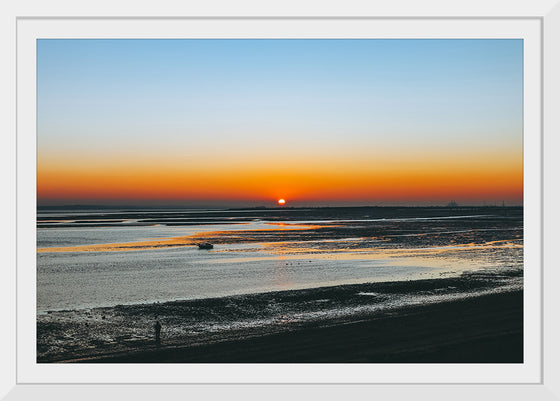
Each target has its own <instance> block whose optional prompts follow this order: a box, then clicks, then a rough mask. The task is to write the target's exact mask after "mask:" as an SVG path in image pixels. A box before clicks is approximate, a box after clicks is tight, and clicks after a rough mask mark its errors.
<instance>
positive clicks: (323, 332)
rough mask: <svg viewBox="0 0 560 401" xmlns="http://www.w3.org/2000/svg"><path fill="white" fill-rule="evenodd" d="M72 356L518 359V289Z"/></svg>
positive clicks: (112, 359)
mask: <svg viewBox="0 0 560 401" xmlns="http://www.w3.org/2000/svg"><path fill="white" fill-rule="evenodd" d="M68 362H70V361H68ZM72 362H86V363H522V362H523V292H522V291H513V292H506V293H499V294H490V295H483V296H477V297H472V298H467V299H463V300H458V301H450V302H441V303H436V304H429V305H422V306H410V307H406V308H402V309H397V310H391V311H386V312H380V313H370V314H365V315H360V316H354V317H353V318H352V319H351V320H348V319H344V318H342V319H331V320H325V321H323V322H322V323H321V324H320V325H318V326H314V327H299V328H295V329H293V330H289V331H286V332H280V333H273V334H265V335H261V336H253V337H247V338H239V339H236V340H229V341H221V342H216V343H211V344H203V345H191V346H189V345H180V344H179V345H173V346H169V347H166V346H165V344H162V345H161V346H160V348H159V349H158V348H157V347H156V348H154V349H151V350H149V351H143V352H142V351H140V352H139V351H134V352H129V353H120V354H114V355H111V356H98V357H92V358H84V359H80V360H73V361H72Z"/></svg>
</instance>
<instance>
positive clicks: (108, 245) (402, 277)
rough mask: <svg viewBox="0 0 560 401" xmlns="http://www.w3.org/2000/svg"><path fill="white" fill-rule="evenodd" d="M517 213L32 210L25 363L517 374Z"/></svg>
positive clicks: (520, 309) (498, 210) (519, 340)
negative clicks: (34, 231)
mask: <svg viewBox="0 0 560 401" xmlns="http://www.w3.org/2000/svg"><path fill="white" fill-rule="evenodd" d="M522 212H523V210H522V208H485V207H479V208H376V207H373V208H317V209H247V210H206V211H200V210H187V211H176V212H175V211H134V212H126V213H124V212H116V213H115V212H108V211H98V212H91V211H88V212H79V211H71V212H63V213H60V212H58V211H57V212H51V213H45V214H44V215H41V220H40V221H38V224H40V225H41V227H39V228H38V248H37V278H38V281H37V362H38V363H69V362H70V363H78V362H81V363H97V362H101V363H105V362H108V363H251V362H261V363H312V362H325V363H354V362H357V363H360V362H361V363H432V362H433V363H439V362H448V363H461V362H465V363H468V362H473V363H476V362H478V363H483V362H484V363H486V362H488V363H521V362H523V221H522ZM200 242H209V243H212V244H214V246H213V248H212V249H199V248H198V246H197V244H199V243H200ZM158 322H159V325H161V342H160V343H159V344H158V343H156V341H155V332H154V331H155V330H154V326H155V325H157V324H158Z"/></svg>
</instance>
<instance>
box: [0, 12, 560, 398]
mask: <svg viewBox="0 0 560 401" xmlns="http://www.w3.org/2000/svg"><path fill="white" fill-rule="evenodd" d="M122 4H127V6H126V8H124V9H123V8H120V7H122ZM240 4H241V5H240ZM240 4H237V5H236V7H235V8H232V7H231V5H229V6H228V5H227V4H225V2H222V4H221V6H222V8H215V9H212V7H211V5H209V4H206V5H203V4H197V5H189V6H182V5H178V4H173V5H161V4H152V5H145V6H143V7H142V8H141V9H139V8H136V6H137V5H136V4H135V5H134V7H135V8H132V7H133V5H132V3H131V2H123V3H121V4H120V5H119V4H111V3H110V2H105V3H99V4H97V5H96V6H92V7H88V8H85V7H84V8H77V9H69V8H66V6H67V5H66V4H50V5H49V7H48V10H47V9H45V6H44V5H41V3H40V2H35V1H29V2H20V3H17V4H11V5H8V6H6V5H3V6H2V7H3V8H8V10H6V12H3V13H2V17H1V18H2V21H3V24H2V25H3V26H4V27H5V29H4V31H5V35H4V37H3V38H2V40H3V42H4V44H5V46H4V48H5V53H6V54H10V57H11V58H10V61H12V62H11V63H6V65H4V66H3V67H2V68H3V72H4V74H2V76H3V79H4V80H5V82H6V83H5V85H4V88H6V90H5V93H4V100H5V102H4V103H5V104H4V106H5V107H4V110H5V111H6V115H7V118H6V120H5V123H4V125H6V126H5V133H4V135H3V139H4V140H5V142H6V144H5V146H3V147H2V152H3V158H2V163H4V169H3V171H4V172H5V174H6V173H7V175H8V180H7V183H8V185H9V189H10V190H9V191H8V193H9V194H11V195H12V196H10V197H8V199H6V200H5V201H4V202H5V207H6V208H9V210H10V213H8V214H9V217H8V222H7V224H6V225H5V227H4V228H3V229H4V231H5V233H4V234H5V235H4V238H5V241H4V242H5V243H6V242H7V245H8V249H7V252H8V255H9V257H8V260H9V263H8V264H7V265H6V266H5V269H4V270H3V271H2V280H1V284H0V285H1V296H2V301H3V302H2V305H3V309H4V310H3V312H4V313H3V330H2V334H1V337H0V338H1V343H2V348H3V350H2V353H1V354H2V355H3V358H2V362H1V363H2V365H1V366H2V381H1V387H0V396H1V397H3V399H4V398H5V399H7V400H11V399H14V400H19V399H23V400H27V399H37V398H40V397H48V398H50V397H53V398H55V397H56V398H57V399H76V398H78V397H80V398H84V397H85V398H88V399H89V398H92V399H93V398H99V397H105V398H108V399H117V398H121V397H131V396H133V397H137V398H138V399H142V400H143V399H154V398H162V397H169V398H171V397H173V398H178V397H184V396H185V395H187V396H188V397H189V398H195V399H199V398H209V395H211V394H216V395H218V396H219V395H221V396H227V397H232V396H233V397H236V398H237V397H239V398H245V399H247V398H250V399H257V398H258V399H262V398H265V397H266V398H273V399H275V398H285V397H287V396H289V397H298V398H299V397H309V396H316V393H317V391H319V392H321V393H325V394H328V395H329V396H332V397H336V398H340V397H347V396H348V393H349V391H351V392H352V397H354V396H371V395H372V394H373V395H374V396H375V397H377V398H381V399H401V398H402V399H405V398H407V397H416V396H419V395H421V396H423V397H426V398H428V397H430V398H433V399H436V400H439V399H441V400H444V399H467V398H469V399H472V398H473V397H478V398H481V399H490V398H496V397H499V398H500V399H501V398H505V397H510V398H513V399H528V398H534V399H538V400H541V399H542V400H546V399H550V400H554V399H560V385H559V384H558V383H557V380H555V378H556V377H557V376H558V374H559V360H560V359H559V358H560V351H559V346H558V344H556V343H555V342H554V340H555V339H556V338H560V326H559V323H558V319H557V317H556V316H555V311H554V309H553V308H554V305H556V304H558V301H559V299H558V298H559V297H558V295H557V294H558V292H557V291H555V288H554V287H555V283H556V282H557V279H558V278H559V273H558V272H557V271H555V269H554V265H553V260H554V259H553V258H554V255H553V254H552V250H553V245H554V244H553V242H552V241H553V240H554V232H553V229H554V222H557V221H558V212H556V211H555V210H554V209H553V208H552V206H553V205H555V204H557V202H556V201H558V200H559V199H558V191H557V190H555V188H554V187H555V185H554V182H555V181H554V177H553V176H552V172H553V171H558V169H556V170H555V167H558V166H557V162H556V161H555V155H554V153H553V152H554V149H558V148H560V147H558V146H557V145H559V143H558V139H557V138H555V136H554V135H553V133H555V132H557V131H558V130H559V129H560V123H559V118H558V116H557V114H558V113H555V111H554V110H555V105H558V104H559V102H560V98H559V93H560V92H559V91H558V89H559V81H558V78H557V77H556V75H555V73H554V71H559V70H560V46H559V43H558V39H559V38H560V4H558V3H557V2H544V1H542V2H534V3H532V4H530V5H525V4H511V3H507V7H508V8H506V5H505V3H504V5H503V6H502V5H501V4H499V3H498V2H489V1H487V2H479V3H475V4H471V5H470V6H465V7H463V8H460V9H450V8H449V5H448V4H445V2H437V1H435V2H423V3H422V7H421V8H420V7H419V6H418V4H416V3H414V2H403V3H402V4H400V6H398V7H397V4H393V5H388V4H385V5H370V4H363V3H362V4H356V5H348V4H347V5H345V6H344V7H343V6H336V7H330V8H329V7H325V5H323V4H321V5H320V6H316V7H312V8H306V7H305V6H303V5H301V4H300V5H297V4H296V3H295V2H294V3H291V4H289V5H291V7H292V8H291V9H290V8H289V7H288V5H284V6H276V7H274V8H272V9H268V10H265V9H263V8H262V5H261V4H259V3H257V2H253V1H248V2H245V3H240ZM309 4H312V3H309ZM403 5H404V7H403ZM119 6H120V7H119ZM123 10H127V12H124V11H123ZM132 10H134V11H132ZM139 10H140V11H139ZM317 10H320V11H321V12H320V13H319V12H318V11H317ZM129 13H130V14H129ZM138 16H143V17H149V18H155V19H163V20H164V19H165V18H166V17H171V16H172V17H173V19H172V20H174V21H178V20H180V17H182V16H183V17H186V18H185V21H196V20H217V21H224V22H227V21H231V20H236V19H237V17H248V16H250V17H254V19H255V20H259V17H281V19H284V17H285V19H286V20H291V19H293V20H300V21H301V20H302V18H303V17H314V18H313V20H320V19H321V18H322V17H334V18H337V19H338V18H340V19H347V20H352V17H357V18H356V19H355V20H362V21H363V20H367V19H368V18H370V19H371V20H379V21H397V20H406V21H410V23H413V22H414V21H419V20H422V19H429V18H433V17H436V19H437V20H440V21H453V20H455V19H456V20H465V19H472V20H473V21H475V20H481V21H488V20H490V19H492V20H494V19H495V20H531V21H538V22H539V24H540V26H541V31H540V35H541V40H542V43H541V45H542V48H541V50H542V60H544V66H543V67H542V70H541V71H543V72H544V75H543V77H542V86H541V88H542V89H544V90H543V95H542V98H541V100H543V101H544V102H543V106H542V107H537V110H538V111H539V113H540V114H539V117H540V118H541V121H542V124H543V127H542V128H541V130H540V135H542V136H541V140H539V141H536V143H537V144H539V148H538V149H534V150H536V151H537V152H538V153H539V154H540V161H539V163H538V164H539V165H540V167H541V169H542V170H541V173H542V172H544V174H540V175H537V176H538V177H539V178H540V179H541V180H542V181H541V182H533V183H527V182H526V187H527V186H529V188H531V189H532V190H536V191H538V192H539V194H536V195H535V198H534V200H535V201H538V202H540V207H538V208H536V209H535V210H537V213H536V214H533V215H531V216H530V217H531V219H541V224H538V225H536V226H535V227H537V228H538V231H540V232H537V236H536V237H537V238H535V242H536V245H537V247H538V250H539V252H541V253H542V257H541V258H538V264H539V266H538V268H539V269H540V271H541V273H542V274H540V275H538V279H539V284H540V289H541V292H542V293H541V294H539V295H540V301H541V302H542V304H541V306H542V308H541V309H542V313H541V315H540V316H532V317H531V322H538V323H539V324H542V326H541V327H542V331H539V333H540V336H541V337H540V340H541V344H540V345H541V346H542V347H539V348H541V349H540V351H541V357H542V361H539V365H540V366H539V374H538V379H537V380H530V381H527V380H517V381H516V380H515V379H512V380H510V381H507V383H506V381H504V380H498V381H497V382H496V383H493V382H492V380H491V379H490V380H488V381H485V382H484V383H483V382H482V381H480V380H478V381H475V382H476V384H471V383H460V384H458V383H453V382H447V383H445V382H442V383H435V382H434V381H433V380H432V381H427V382H426V383H421V382H416V383H410V382H408V383H407V382H406V381H404V382H402V383H401V382H399V380H398V378H396V379H395V380H393V381H391V382H385V383H368V381H366V380H364V381H360V382H358V383H356V382H352V381H351V380H350V381H345V380H341V381H338V380H336V375H335V376H333V378H332V379H328V380H318V381H310V382H297V381H293V380H289V379H288V380H285V381H282V380H279V381H270V382H267V381H262V380H261V381H255V382H252V381H251V380H250V379H247V378H246V377H245V378H243V377H242V378H241V379H238V380H232V381H229V382H224V381H220V380H217V381H216V382H213V381H212V377H211V376H210V375H212V371H213V369H214V367H208V366H200V369H201V370H205V371H206V372H207V375H208V379H207V380H204V381H202V380H201V381H198V382H196V384H195V383H192V382H191V383H190V384H184V383H182V382H181V381H180V380H176V381H174V384H162V383H155V382H153V381H150V380H148V379H145V378H144V379H141V380H137V381H135V382H131V381H130V380H122V381H119V377H115V380H114V381H111V382H110V383H109V382H108V381H104V384H98V383H96V382H95V381H88V382H87V383H86V382H80V381H79V380H76V379H73V380H68V381H65V377H69V376H68V366H64V367H63V366H62V365H57V366H54V367H53V368H54V369H53V371H54V373H53V375H54V377H55V378H56V377H58V378H57V379H53V380H52V381H51V382H49V381H48V380H45V381H41V382H39V381H33V380H21V378H22V374H21V369H22V365H21V363H19V365H18V355H17V354H18V352H17V350H18V349H20V348H19V347H21V341H20V337H21V336H22V332H21V330H18V332H17V333H16V328H20V327H22V326H21V316H18V313H21V309H19V308H17V303H18V299H21V298H20V297H21V295H22V294H21V291H20V293H19V297H18V294H17V292H18V291H17V290H18V289H19V288H20V286H21V278H22V277H24V276H22V275H21V272H20V271H19V269H21V268H22V264H25V263H26V258H29V255H27V256H25V255H24V254H22V253H21V242H22V241H21V238H22V237H21V233H22V224H25V222H24V221H22V214H21V211H22V209H23V210H25V208H26V207H28V206H29V204H25V199H24V198H22V194H25V192H22V185H21V178H22V175H21V174H18V175H17V176H16V173H18V168H19V167H20V166H21V164H22V162H24V161H25V160H22V155H21V153H20V151H21V149H22V146H25V144H22V141H23V140H25V138H22V137H21V135H20V134H21V132H22V129H23V130H24V129H25V128H26V127H22V123H21V120H18V119H16V114H17V113H21V112H22V110H21V103H20V102H21V100H22V95H21V91H20V89H21V86H20V87H17V86H16V83H17V82H19V81H16V74H17V76H18V77H19V78H21V76H22V74H25V71H24V70H22V69H25V68H34V66H33V65H22V64H21V63H20V64H18V65H16V54H18V53H17V51H18V43H19V42H18V37H17V32H18V24H20V26H21V22H22V21H30V20H36V21H45V22H48V21H49V20H51V21H52V20H53V19H55V18H56V17H64V20H65V21H69V22H72V21H74V22H76V23H78V24H79V23H80V21H81V19H80V18H84V19H83V21H87V20H92V19H93V18H92V17H95V19H96V20H98V21H102V20H108V21H115V17H125V18H123V20H133V18H132V17H138ZM187 17H188V19H187ZM202 17H204V18H202ZM216 17H220V18H217V19H216ZM140 29H141V28H140ZM19 32H20V31H19ZM19 39H21V36H20V37H19ZM19 55H20V56H21V54H19ZM539 56H541V54H540V52H539ZM17 60H20V58H17ZM539 63H540V60H539ZM539 92H540V91H539ZM17 105H19V107H20V108H19V109H17V108H16V106H17ZM17 149H19V151H17ZM28 156H29V157H31V158H33V157H34V155H28ZM19 170H21V169H19ZM541 175H542V176H541ZM533 192H534V191H533ZM16 194H17V198H16V197H15V196H13V195H16ZM541 194H542V195H541ZM31 203H32V206H33V205H34V203H33V202H31ZM16 216H17V219H16ZM32 217H33V223H34V216H32ZM29 218H31V217H29ZM541 230H542V231H541ZM16 239H18V241H16ZM31 256H32V258H33V257H34V255H31ZM541 264H542V265H541ZM18 280H20V281H19V282H18ZM70 368H71V367H70ZM127 368H128V367H126V366H124V367H123V369H127ZM503 368H504V369H507V367H506V366H504V367H503ZM220 369H222V368H220ZM228 369H229V370H231V369H232V366H229V367H228V366H225V367H223V370H221V371H220V372H218V373H217V374H216V376H217V377H223V375H227V372H228ZM57 371H58V372H57ZM329 374H332V373H329ZM404 376H406V373H404ZM296 383H297V384H296ZM257 384H258V385H257Z"/></svg>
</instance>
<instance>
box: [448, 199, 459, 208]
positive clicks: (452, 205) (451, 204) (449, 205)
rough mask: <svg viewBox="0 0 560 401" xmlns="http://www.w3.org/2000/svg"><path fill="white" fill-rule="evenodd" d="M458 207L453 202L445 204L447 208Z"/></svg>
mask: <svg viewBox="0 0 560 401" xmlns="http://www.w3.org/2000/svg"><path fill="white" fill-rule="evenodd" d="M458 206H459V205H458V204H457V202H455V201H454V200H452V201H451V202H449V203H448V204H447V207H458Z"/></svg>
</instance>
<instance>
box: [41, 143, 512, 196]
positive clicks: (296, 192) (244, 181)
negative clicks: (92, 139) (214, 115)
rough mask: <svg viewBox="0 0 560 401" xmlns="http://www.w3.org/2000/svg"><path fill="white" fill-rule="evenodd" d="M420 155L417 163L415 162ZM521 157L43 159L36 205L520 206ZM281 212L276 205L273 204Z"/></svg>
mask: <svg viewBox="0 0 560 401" xmlns="http://www.w3.org/2000/svg"><path fill="white" fill-rule="evenodd" d="M420 156H422V157H420ZM520 160H522V159H521V156H515V155H511V154H507V153H503V154H500V153H499V152H498V153H494V155H493V157H487V158H481V157H478V156H477V155H470V154H464V155H454V157H453V156H448V157H442V156H441V155H439V154H435V153H434V154H433V155H426V154H423V155H414V154H401V155H400V157H399V158H398V159H390V158H388V157H382V156H381V155H375V157H371V156H370V155H358V156H356V157H354V158H347V157H344V158H340V159H337V158H336V157H330V158H326V157H325V158H321V157H311V156H310V157H300V158H295V157H294V158H293V160H291V161H290V163H287V164H285V165H283V166H281V167H279V166H277V165H275V164H274V161H273V160H272V161H268V162H267V161H266V160H262V159H261V160H252V162H251V161H247V160H246V159H240V161H239V162H238V163H231V164H230V163H229V161H228V162H227V163H225V162H222V161H220V160H219V158H218V157H215V158H214V160H211V161H210V162H209V161H208V160H206V161H203V160H189V161H184V160H177V159H176V158H175V159H174V158H173V157H169V158H168V159H167V160H165V159H164V158H157V157H154V158H152V159H150V158H138V159H127V158H113V157H110V158H106V159H104V158H102V157H99V158H97V159H96V158H93V157H90V158H89V159H88V158H87V157H83V158H81V159H80V157H79V155H73V156H72V157H71V158H67V159H65V158H64V157H42V158H40V159H39V162H38V172H37V195H38V199H39V200H40V201H41V200H49V199H72V200H80V199H84V200H92V199H100V200H122V201H125V200H139V201H140V200H141V201H162V200H169V201H204V200H210V199H211V200H224V201H228V200H229V201H258V202H270V200H271V199H286V198H291V199H294V200H295V199H297V201H298V202H302V201H304V202H322V201H337V202H344V201H372V202H376V201H446V200H447V201H449V200H452V199H455V200H462V201H463V202H465V201H469V200H472V201H477V200H489V201H490V200H506V201H510V202H511V201H515V202H522V196H523V167H522V163H521V162H520ZM277 202H278V204H279V205H282V204H283V203H281V202H280V201H277Z"/></svg>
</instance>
